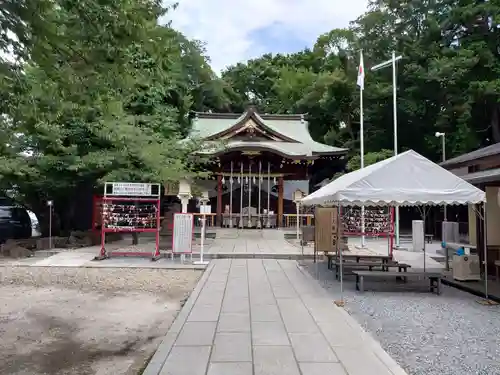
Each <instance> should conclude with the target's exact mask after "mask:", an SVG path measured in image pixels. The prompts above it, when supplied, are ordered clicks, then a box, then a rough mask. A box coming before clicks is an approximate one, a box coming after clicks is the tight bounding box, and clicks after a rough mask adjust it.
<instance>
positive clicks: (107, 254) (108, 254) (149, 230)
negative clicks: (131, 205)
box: [93, 196, 161, 260]
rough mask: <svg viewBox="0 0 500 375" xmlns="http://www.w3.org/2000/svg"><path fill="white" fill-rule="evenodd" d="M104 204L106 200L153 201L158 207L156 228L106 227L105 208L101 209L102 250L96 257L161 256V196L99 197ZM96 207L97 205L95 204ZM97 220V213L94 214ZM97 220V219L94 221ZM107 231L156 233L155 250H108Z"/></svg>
mask: <svg viewBox="0 0 500 375" xmlns="http://www.w3.org/2000/svg"><path fill="white" fill-rule="evenodd" d="M98 200H100V201H101V202H102V204H103V205H104V204H105V203H106V202H151V203H155V204H156V205H155V207H156V228H123V229H120V228H106V226H105V225H104V218H103V214H104V210H102V211H101V250H100V252H99V256H98V257H97V258H96V259H106V258H109V257H111V256H150V255H151V258H152V260H157V259H158V258H159V257H160V255H161V254H160V225H161V224H160V208H161V207H160V198H159V197H158V198H133V197H116V196H113V197H100V199H98ZM94 207H95V206H94ZM93 217H94V220H95V215H93ZM94 222H95V221H94ZM106 233H156V236H155V250H154V251H153V252H152V253H150V252H141V251H134V252H128V251H106Z"/></svg>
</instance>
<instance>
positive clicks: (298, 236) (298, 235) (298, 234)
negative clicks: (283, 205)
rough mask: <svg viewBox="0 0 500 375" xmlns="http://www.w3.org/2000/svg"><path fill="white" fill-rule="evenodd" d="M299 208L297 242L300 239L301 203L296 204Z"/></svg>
mask: <svg viewBox="0 0 500 375" xmlns="http://www.w3.org/2000/svg"><path fill="white" fill-rule="evenodd" d="M295 205H296V206H297V241H298V240H299V239H300V203H299V201H297V202H295Z"/></svg>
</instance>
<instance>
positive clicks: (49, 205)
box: [47, 201, 54, 249]
mask: <svg viewBox="0 0 500 375" xmlns="http://www.w3.org/2000/svg"><path fill="white" fill-rule="evenodd" d="M53 204H54V202H53V201H48V202H47V206H48V207H49V249H52V206H53Z"/></svg>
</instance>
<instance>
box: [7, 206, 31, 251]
mask: <svg viewBox="0 0 500 375" xmlns="http://www.w3.org/2000/svg"><path fill="white" fill-rule="evenodd" d="M31 233H32V228H31V219H30V216H29V215H28V211H27V210H26V209H25V208H23V207H21V206H18V205H15V204H12V202H9V201H8V200H5V199H0V243H4V242H5V241H7V240H8V239H21V238H30V237H31Z"/></svg>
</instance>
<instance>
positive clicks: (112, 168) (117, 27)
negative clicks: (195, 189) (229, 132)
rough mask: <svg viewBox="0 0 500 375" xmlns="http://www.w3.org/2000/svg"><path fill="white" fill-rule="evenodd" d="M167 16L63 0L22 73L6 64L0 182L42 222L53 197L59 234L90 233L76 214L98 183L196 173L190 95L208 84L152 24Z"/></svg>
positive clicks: (157, 9)
mask: <svg viewBox="0 0 500 375" xmlns="http://www.w3.org/2000/svg"><path fill="white" fill-rule="evenodd" d="M33 9H34V8H32V10H33ZM166 11H167V9H164V8H162V7H161V5H160V2H159V1H139V0H126V1H121V0H116V1H97V2H96V1H90V0H89V1H86V0H83V1H82V0H79V1H69V0H68V1H63V0H60V1H54V2H52V6H51V7H47V8H45V9H44V12H43V13H42V14H39V17H40V18H41V19H43V20H44V22H46V24H47V25H50V28H48V29H47V30H45V29H43V30H42V32H44V33H45V34H41V35H37V36H36V37H35V36H33V39H30V40H29V43H27V44H26V45H27V46H29V47H30V49H29V53H28V54H26V58H25V61H23V63H22V65H21V68H22V70H21V69H20V68H16V67H13V66H11V68H10V69H9V70H8V72H7V74H4V75H3V79H2V84H3V87H2V92H11V93H13V94H12V95H10V96H8V98H7V99H8V104H6V105H5V109H4V114H5V116H4V121H3V123H2V125H3V126H2V129H6V128H7V129H8V131H9V133H10V134H11V136H10V139H11V140H12V143H9V146H8V147H9V150H7V151H8V152H6V153H5V152H4V156H3V157H4V158H7V159H8V161H9V163H10V166H9V167H3V168H2V171H1V172H2V176H1V177H2V182H3V184H4V189H12V190H14V191H15V192H16V194H17V195H18V197H20V198H21V199H22V201H23V202H25V203H26V204H27V205H28V206H29V207H30V208H31V209H33V210H34V211H35V213H37V214H39V216H41V217H42V219H43V216H44V215H43V214H44V212H45V211H46V207H45V202H46V201H47V200H49V199H53V200H54V201H55V202H56V205H55V207H56V210H57V211H56V214H57V218H58V219H59V221H60V223H61V226H62V227H63V229H71V228H75V227H82V226H88V225H89V224H90V223H88V222H87V223H79V222H78V218H79V215H77V211H78V210H77V207H78V205H79V203H81V197H82V196H89V195H90V194H91V193H92V191H93V189H94V188H95V187H96V186H98V184H99V182H100V181H103V180H117V179H119V180H128V181H141V180H142V181H153V182H155V181H158V182H164V181H168V180H174V181H175V180H178V179H179V178H180V177H186V176H188V177H189V176H196V175H198V174H199V172H198V170H197V168H196V162H197V160H195V159H193V157H192V156H191V155H192V154H193V152H194V150H196V149H197V148H198V147H199V145H198V144H197V141H196V140H193V141H190V142H181V139H183V138H184V136H185V135H186V133H187V131H188V126H189V122H188V114H189V112H190V111H191V110H193V109H198V108H201V109H203V105H206V104H205V103H202V102H201V103H199V106H200V107H198V108H197V107H195V106H194V99H193V98H196V97H197V95H201V94H200V93H198V92H197V91H196V90H197V89H199V87H200V84H203V85H209V84H210V83H211V80H213V77H214V76H213V75H211V74H210V73H211V70H209V68H208V66H207V64H206V63H204V64H202V60H203V55H202V54H201V51H199V50H198V49H196V47H195V46H196V44H193V45H191V44H190V42H189V41H187V40H186V39H185V38H184V37H183V36H182V35H180V34H179V33H178V32H175V31H174V30H172V29H170V28H169V27H161V26H158V24H157V19H158V17H159V16H161V15H163V14H164V13H165V12H166ZM9 17H10V15H9ZM188 48H190V53H189V54H187V55H186V54H185V52H186V49H188ZM190 59H191V60H190ZM193 59H201V60H197V62H196V61H193ZM195 63H196V64H198V66H199V67H198V68H197V69H198V70H197V71H196V72H194V71H193V70H191V71H189V72H188V69H195V68H194V64H195ZM16 69H17V70H16ZM196 74H197V75H198V77H199V78H197V79H198V81H197V82H196V83H195V84H193V82H192V81H190V78H193V77H195V76H196ZM203 74H206V76H203ZM200 82H201V83H200ZM208 91H209V89H205V90H204V91H203V92H204V93H206V92H208ZM216 95H217V94H214V95H213V99H212V100H213V101H217V100H218V101H219V102H220V103H223V102H224V99H223V98H220V99H218V98H217V97H216ZM12 135H15V136H12ZM0 151H1V150H0ZM19 163H20V164H21V165H22V168H19V169H18V168H14V167H15V166H16V165H17V164H19ZM7 165H9V164H7ZM87 206H88V205H87Z"/></svg>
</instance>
